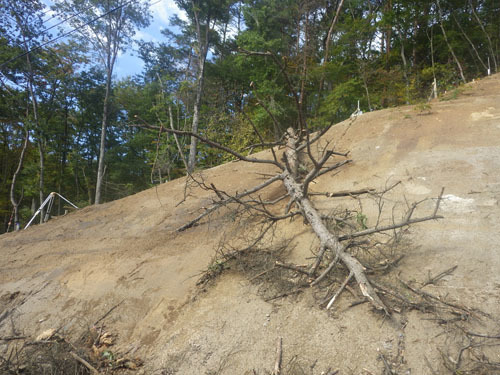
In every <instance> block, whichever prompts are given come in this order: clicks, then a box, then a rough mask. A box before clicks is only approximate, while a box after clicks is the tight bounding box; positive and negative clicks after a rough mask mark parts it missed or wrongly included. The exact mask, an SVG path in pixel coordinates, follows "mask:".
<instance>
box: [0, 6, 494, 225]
mask: <svg viewBox="0 0 500 375" xmlns="http://www.w3.org/2000/svg"><path fill="white" fill-rule="evenodd" d="M176 2H177V4H178V6H179V8H180V9H182V10H184V11H185V14H186V17H185V18H183V19H181V18H179V17H176V16H174V17H172V19H171V22H170V25H171V26H173V27H172V28H171V29H165V30H164V32H163V35H162V39H161V40H160V41H159V42H142V41H140V40H135V39H134V35H135V32H136V31H137V30H138V29H139V28H141V27H143V26H145V25H147V23H148V22H149V19H150V16H149V10H148V4H147V3H146V2H136V1H134V2H131V1H128V2H127V1H125V0H119V1H118V0H116V1H115V0H113V1H108V0H106V1H103V0H64V1H63V0H61V1H57V2H56V7H55V8H54V9H53V11H54V12H56V14H57V15H59V16H60V17H61V18H64V19H68V21H67V24H66V27H73V28H75V29H77V32H74V33H71V34H68V35H66V36H65V37H64V38H60V39H56V40H55V41H53V42H50V41H51V39H52V38H53V36H54V35H50V34H49V32H48V31H46V29H47V26H46V23H45V22H44V19H45V20H46V19H47V12H48V9H47V8H46V7H45V6H44V5H43V3H42V2H41V1H34V0H29V1H28V0H16V1H13V0H0V73H1V74H0V137H1V139H2V142H1V144H0V161H1V163H0V168H1V176H2V178H1V181H0V217H1V219H2V227H1V228H0V233H2V232H4V231H6V230H7V228H8V227H9V223H10V227H9V228H10V230H12V229H13V226H14V225H13V222H14V221H15V217H14V216H15V215H14V211H15V210H14V208H15V207H16V205H17V209H18V216H19V217H18V220H20V221H21V224H25V223H26V221H27V220H28V219H29V217H30V216H31V214H32V211H33V209H34V208H35V209H36V208H37V207H38V206H39V205H40V204H41V202H42V200H43V199H44V197H46V196H47V194H48V193H49V192H51V191H56V192H58V193H60V194H62V195H64V196H65V197H67V198H68V199H69V200H71V201H73V202H74V203H76V204H77V205H78V206H84V205H88V204H93V203H95V202H96V201H97V202H101V201H102V202H105V201H110V200H113V199H117V198H120V197H124V196H126V195H129V194H132V193H135V192H138V191H140V190H143V189H146V188H148V187H151V186H153V185H154V184H158V183H163V182H165V181H168V180H171V179H174V178H177V177H180V176H183V175H185V174H186V168H189V169H194V167H195V166H196V168H207V167H211V166H215V165H217V164H220V163H222V162H225V161H227V160H228V159H229V158H230V156H228V155H225V154H223V153H221V152H219V151H216V150H213V149H210V148H208V147H207V146H206V145H204V144H197V143H196V141H195V138H193V137H187V136H179V137H177V138H175V137H174V136H173V135H168V134H165V133H162V132H159V133H158V132H151V131H146V130H144V129H141V128H140V127H136V126H134V125H147V124H154V125H158V126H162V127H169V128H174V129H177V130H184V131H192V132H196V133H198V134H200V135H201V136H203V137H205V138H209V139H212V140H215V141H217V142H218V143H220V144H225V145H228V146H229V147H231V148H232V149H234V150H237V151H238V152H241V153H243V154H246V153H249V152H251V151H253V150H257V148H255V147H253V145H255V144H260V143H262V141H263V140H264V141H265V143H268V144H272V143H273V142H275V141H277V140H279V139H280V138H281V136H282V134H283V132H284V131H285V129H287V128H288V127H290V126H291V127H295V128H302V127H304V126H306V127H307V128H308V129H310V130H317V129H321V128H323V127H325V126H327V125H329V124H331V123H334V122H338V121H341V120H344V119H346V118H348V117H349V116H350V115H351V113H353V112H354V111H355V110H356V109H357V108H358V102H359V106H360V108H361V110H363V111H372V110H377V109H381V108H387V107H391V106H397V105H404V104H412V103H418V102H421V101H425V100H428V99H430V98H432V97H434V96H435V95H437V94H439V93H441V92H444V91H445V90H449V89H451V88H454V87H457V86H458V85H460V84H462V83H463V82H464V81H469V80H472V79H473V78H477V77H480V76H484V75H487V74H488V72H491V73H495V72H497V69H498V60H499V58H500V48H499V47H500V3H499V2H498V1H493V0H425V1H418V2H415V1H407V0H370V1H358V0H345V1H344V0H310V1H294V0H286V1H282V0H280V1H278V0H242V1H234V0H203V1H201V0H182V1H180V0H179V1H176ZM50 31H51V32H53V33H56V32H57V30H56V29H54V30H50ZM59 33H60V34H59V35H63V34H65V33H67V29H63V30H61V31H59ZM131 45H133V46H134V48H136V49H137V52H138V55H139V56H140V57H141V59H142V60H143V62H144V68H143V71H142V72H141V73H140V74H137V75H136V76H133V77H127V78H124V79H121V80H117V79H116V77H115V78H113V77H114V76H113V66H114V61H115V60H116V59H117V58H118V53H119V52H120V51H122V50H124V49H125V48H128V47H130V46H131ZM96 57H97V58H96ZM435 88H437V92H435ZM103 129H104V131H103ZM104 151H105V153H104ZM98 180H100V181H101V182H100V183H99V182H98ZM96 187H97V189H98V192H97V194H96ZM99 189H100V190H99ZM11 190H12V192H11ZM64 209H65V207H64V203H63V202H60V203H58V205H57V207H56V209H55V210H54V212H53V213H54V214H63V213H64Z"/></svg>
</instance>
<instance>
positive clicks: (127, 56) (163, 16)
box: [42, 0, 186, 78]
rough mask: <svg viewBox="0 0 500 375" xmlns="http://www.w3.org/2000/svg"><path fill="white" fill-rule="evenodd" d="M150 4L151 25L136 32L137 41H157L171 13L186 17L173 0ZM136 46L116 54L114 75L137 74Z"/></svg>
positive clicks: (56, 20) (55, 20)
mask: <svg viewBox="0 0 500 375" xmlns="http://www.w3.org/2000/svg"><path fill="white" fill-rule="evenodd" d="M42 1H43V3H44V4H45V5H47V6H48V7H50V6H52V5H53V4H54V3H53V1H52V0H42ZM151 4H152V5H151V14H152V16H153V19H152V22H151V25H150V26H149V27H147V28H146V29H142V30H138V31H137V32H136V35H135V37H134V39H135V40H137V41H139V40H144V41H152V42H159V41H161V40H162V35H161V31H162V30H163V29H165V28H167V27H168V25H169V18H170V17H171V16H172V15H174V14H177V15H178V16H179V18H181V19H186V15H185V13H184V12H181V11H180V10H179V8H177V5H176V4H175V2H174V0H151ZM52 15H54V13H53V12H48V13H47V15H46V16H45V17H44V18H45V19H49V18H51V17H52ZM60 21H61V19H60V18H53V19H51V20H50V21H49V22H48V23H47V27H50V26H51V25H53V24H55V23H59V22H60ZM61 26H63V25H61ZM68 29H69V28H68ZM51 31H54V30H51ZM53 34H55V32H53ZM136 47H137V46H136V45H132V46H130V48H129V49H128V50H127V52H125V53H123V54H120V55H119V56H118V59H117V61H116V65H115V75H116V77H118V78H123V77H126V76H131V75H134V74H138V73H140V72H141V71H142V67H143V63H142V60H141V59H140V58H138V57H137V53H136V51H135V49H136Z"/></svg>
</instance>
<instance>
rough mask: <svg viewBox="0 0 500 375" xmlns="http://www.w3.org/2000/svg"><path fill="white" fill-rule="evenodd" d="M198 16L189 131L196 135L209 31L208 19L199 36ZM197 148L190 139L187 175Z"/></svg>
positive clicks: (196, 17)
mask: <svg viewBox="0 0 500 375" xmlns="http://www.w3.org/2000/svg"><path fill="white" fill-rule="evenodd" d="M198 16H199V15H198V12H196V11H195V22H196V35H197V38H198V74H197V84H196V99H195V102H194V108H193V124H192V127H191V131H192V132H193V133H195V134H198V124H199V122H200V107H201V96H202V94H203V83H204V79H205V61H206V59H207V52H208V33H209V29H210V20H209V19H208V20H207V22H206V25H205V35H204V36H202V35H201V25H200V20H199V18H198ZM197 146H198V139H197V138H195V137H191V145H190V146H189V158H188V173H191V172H193V171H194V169H195V167H196V149H197Z"/></svg>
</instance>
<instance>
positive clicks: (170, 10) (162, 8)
mask: <svg viewBox="0 0 500 375" xmlns="http://www.w3.org/2000/svg"><path fill="white" fill-rule="evenodd" d="M151 10H152V12H153V17H154V20H155V22H158V23H163V24H164V25H168V24H169V19H170V17H171V16H172V15H174V14H177V15H178V16H179V18H180V19H181V20H184V21H187V19H188V18H187V15H186V13H185V12H184V11H181V10H180V9H179V8H178V7H177V4H176V3H175V1H174V0H160V1H159V2H155V3H154V4H153V5H152V6H151Z"/></svg>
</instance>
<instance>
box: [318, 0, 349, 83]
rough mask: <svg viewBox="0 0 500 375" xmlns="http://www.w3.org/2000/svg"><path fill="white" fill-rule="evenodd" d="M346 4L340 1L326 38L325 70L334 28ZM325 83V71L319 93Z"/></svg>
mask: <svg viewBox="0 0 500 375" xmlns="http://www.w3.org/2000/svg"><path fill="white" fill-rule="evenodd" d="M343 4H344V0H340V3H339V6H338V7H337V12H336V13H335V17H333V20H332V23H331V25H330V28H329V29H328V34H327V36H326V42H325V56H324V57H323V64H321V65H322V66H323V68H324V67H325V66H326V64H327V62H328V57H329V54H330V41H331V40H332V33H333V28H334V27H335V24H336V23H337V20H338V18H339V14H340V11H341V10H342V5H343ZM324 81H325V73H324V71H323V72H322V73H321V80H320V81H319V91H320V92H321V91H322V90H323V84H324Z"/></svg>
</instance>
